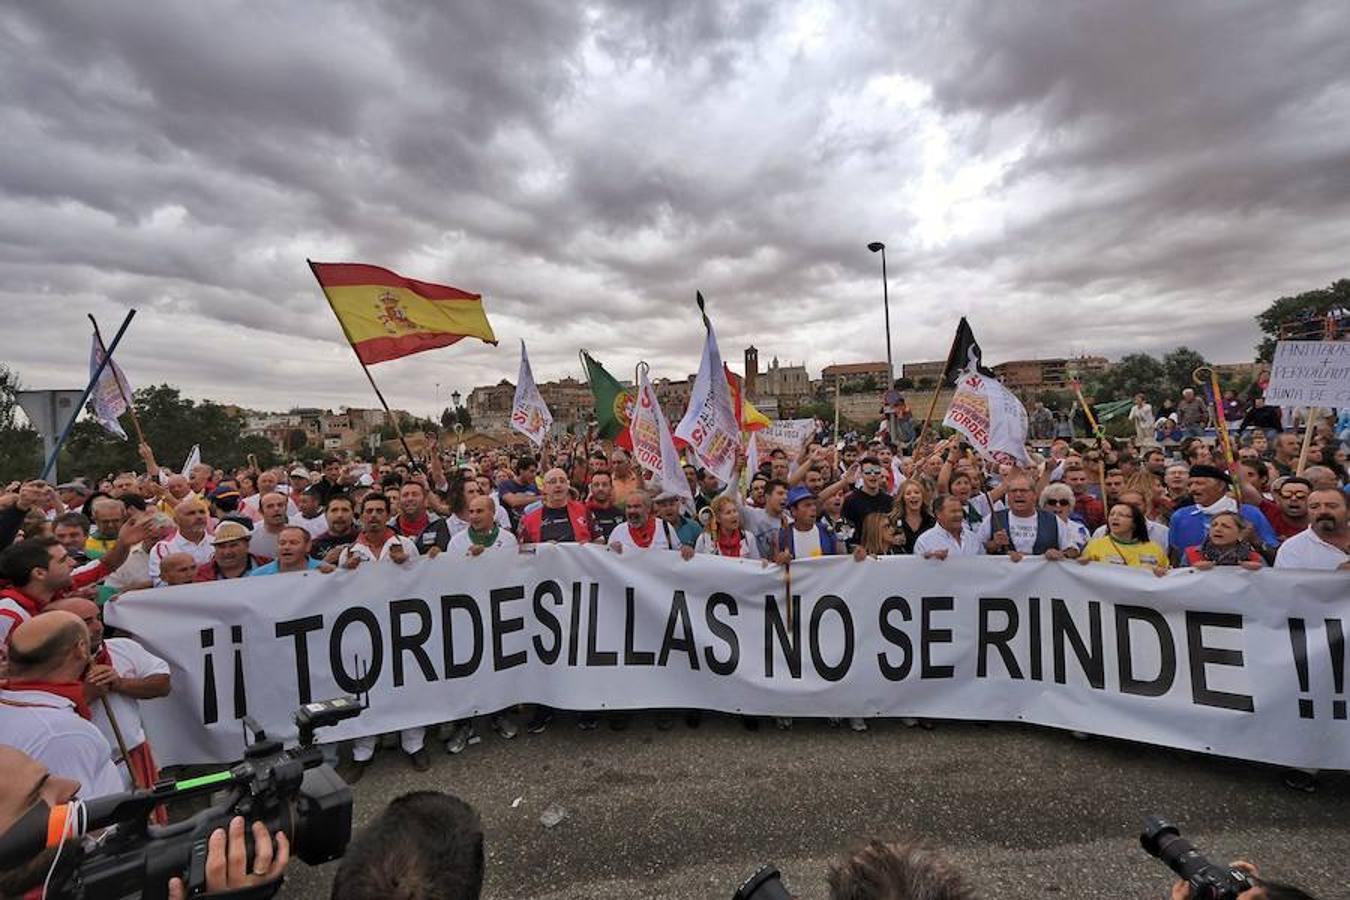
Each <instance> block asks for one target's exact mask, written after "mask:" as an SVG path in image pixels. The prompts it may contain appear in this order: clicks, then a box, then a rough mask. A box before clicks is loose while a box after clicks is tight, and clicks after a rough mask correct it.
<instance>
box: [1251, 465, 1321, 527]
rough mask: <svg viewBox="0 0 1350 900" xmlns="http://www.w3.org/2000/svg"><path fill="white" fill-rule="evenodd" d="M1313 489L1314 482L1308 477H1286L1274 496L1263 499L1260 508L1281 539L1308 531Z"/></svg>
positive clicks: (1281, 481)
mask: <svg viewBox="0 0 1350 900" xmlns="http://www.w3.org/2000/svg"><path fill="white" fill-rule="evenodd" d="M1312 489H1313V486H1312V482H1311V481H1309V480H1308V479H1306V478H1300V477H1297V476H1295V477H1290V478H1284V479H1281V480H1280V484H1279V487H1277V488H1276V489H1275V490H1274V492H1273V494H1274V496H1273V498H1272V499H1270V500H1265V499H1263V500H1262V501H1261V503H1260V505H1259V507H1258V508H1259V509H1260V510H1261V512H1263V513H1265V515H1266V521H1268V522H1270V527H1271V528H1274V529H1275V535H1276V536H1277V537H1278V538H1279V539H1280V540H1281V541H1283V540H1286V539H1287V538H1291V537H1293V536H1294V535H1296V534H1298V533H1299V532H1300V531H1306V530H1307V528H1308V526H1309V525H1310V524H1311V521H1310V520H1309V518H1308V496H1309V495H1310V494H1311V493H1312Z"/></svg>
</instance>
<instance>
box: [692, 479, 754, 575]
mask: <svg viewBox="0 0 1350 900" xmlns="http://www.w3.org/2000/svg"><path fill="white" fill-rule="evenodd" d="M704 515H706V516H707V521H706V522H705V523H704V526H703V533H702V534H700V535H699V536H698V540H697V541H696V542H695V543H694V552H695V553H710V554H712V555H713V556H730V557H734V558H737V559H759V545H758V543H757V542H756V541H755V538H754V536H753V535H752V534H750V532H748V531H746V530H745V529H744V528H743V527H741V510H740V507H738V506H737V505H736V501H735V500H734V499H733V498H732V497H729V496H727V495H725V494H723V495H722V496H720V497H717V498H715V499H714V500H713V502H712V503H711V504H709V506H708V508H707V509H706V510H705V511H704Z"/></svg>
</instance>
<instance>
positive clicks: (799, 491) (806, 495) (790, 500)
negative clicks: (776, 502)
mask: <svg viewBox="0 0 1350 900" xmlns="http://www.w3.org/2000/svg"><path fill="white" fill-rule="evenodd" d="M814 499H816V495H815V492H814V491H812V490H811V489H810V488H809V487H807V486H806V485H803V484H799V485H797V486H796V487H795V488H793V489H792V490H790V491H788V495H787V505H788V506H789V507H793V506H796V505H797V504H798V503H800V502H801V501H803V500H814Z"/></svg>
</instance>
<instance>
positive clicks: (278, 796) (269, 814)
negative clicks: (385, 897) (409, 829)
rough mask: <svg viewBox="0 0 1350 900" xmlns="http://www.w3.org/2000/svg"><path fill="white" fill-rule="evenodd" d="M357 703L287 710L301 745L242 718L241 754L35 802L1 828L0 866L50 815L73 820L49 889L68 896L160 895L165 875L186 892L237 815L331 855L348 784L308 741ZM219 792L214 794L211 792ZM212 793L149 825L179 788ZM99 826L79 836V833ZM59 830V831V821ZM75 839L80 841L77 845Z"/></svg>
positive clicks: (44, 833) (294, 848) (342, 845)
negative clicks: (192, 771)
mask: <svg viewBox="0 0 1350 900" xmlns="http://www.w3.org/2000/svg"><path fill="white" fill-rule="evenodd" d="M362 708H363V707H362V705H361V704H360V703H359V702H358V701H357V700H356V699H354V698H349V697H340V698H337V699H335V700H321V701H318V702H315V703H308V704H306V705H304V706H302V707H301V708H300V709H298V710H297V711H296V713H295V724H296V725H297V726H298V727H299V729H300V746H299V747H297V748H296V749H294V750H286V749H285V748H283V747H282V744H281V742H280V741H278V740H276V739H274V738H269V737H267V735H266V734H265V733H264V732H263V730H262V729H261V728H259V727H258V726H257V724H256V723H254V722H253V721H252V720H250V719H247V718H246V719H245V720H244V722H245V725H246V727H247V728H248V729H249V730H250V731H252V732H253V736H252V740H251V742H250V743H249V745H248V746H247V747H246V748H245V749H244V758H243V759H242V760H240V761H239V762H237V763H235V764H234V765H233V766H231V767H230V768H229V769H226V770H224V771H221V772H215V773H212V774H210V775H201V776H198V777H196V778H189V779H186V780H183V781H161V782H159V783H158V784H156V785H155V786H154V787H153V788H150V789H148V790H137V791H128V792H126V793H123V794H111V795H109V796H106V797H99V798H97V799H94V800H90V801H88V802H87V803H84V804H83V809H82V810H80V811H78V812H77V811H76V810H75V807H73V806H65V807H61V808H58V809H49V808H48V807H47V805H46V804H45V803H39V804H37V805H36V806H34V807H33V808H32V809H30V810H29V811H28V812H27V813H26V814H25V815H24V816H23V817H22V818H20V819H19V820H18V821H17V822H15V823H14V825H13V827H11V828H10V829H9V831H7V832H6V833H5V834H4V835H3V836H0V869H8V868H13V867H16V866H20V865H23V864H24V863H26V862H28V861H29V860H31V859H33V858H34V857H36V856H37V855H38V854H39V853H41V852H42V851H43V849H44V848H45V847H48V846H56V844H49V843H48V841H49V837H48V834H49V821H51V822H56V823H64V822H66V820H67V816H68V815H70V816H74V817H76V818H79V819H81V823H80V824H81V825H82V827H80V828H79V831H78V835H77V836H76V837H72V838H69V839H68V840H67V847H66V848H64V850H63V853H73V858H72V862H71V864H70V865H69V866H67V865H66V864H65V862H64V860H63V861H62V864H61V866H60V867H59V869H58V871H57V873H56V876H55V878H54V879H53V883H52V886H51V890H50V893H49V895H48V896H51V897H63V898H64V897H73V898H84V897H89V898H98V900H112V898H132V897H145V898H149V900H158V898H164V897H166V896H167V894H168V884H169V878H170V877H172V876H175V875H178V876H181V877H182V878H183V882H184V886H185V887H186V888H187V892H188V894H189V896H191V895H192V894H194V893H198V892H200V891H201V890H202V889H203V888H204V886H205V884H206V849H207V840H208V839H209V838H210V836H211V833H212V832H213V831H215V830H216V829H217V828H225V827H227V826H228V825H229V823H230V820H231V819H233V818H234V817H235V816H243V817H244V820H245V822H248V823H252V822H254V821H261V822H263V823H264V824H265V825H266V826H267V831H268V833H269V834H275V833H276V832H278V831H283V832H285V833H286V836H287V838H288V839H289V840H290V844H291V854H292V856H297V857H299V858H300V859H302V860H304V861H305V862H306V863H308V864H310V865H318V864H319V863H324V862H328V861H329V860H332V859H337V858H338V857H340V856H342V854H343V853H344V852H345V851H346V849H347V842H348V840H350V838H351V832H352V792H351V789H350V788H349V787H347V785H346V783H345V782H343V780H342V779H341V778H339V777H338V774H337V773H336V772H335V771H333V768H332V767H331V766H328V765H325V764H324V761H323V751H322V750H320V749H319V748H318V747H315V746H314V732H315V730H316V729H319V728H323V727H326V726H329V725H335V724H337V723H338V722H341V721H342V720H344V719H350V718H352V717H353V716H356V715H359V714H360V712H361V710H362ZM217 792H218V793H217ZM201 794H217V796H216V797H215V798H214V799H215V801H216V802H215V803H214V804H213V805H212V806H211V807H210V808H209V809H205V810H202V811H201V812H199V813H197V814H196V815H194V816H193V817H192V818H190V819H185V820H184V821H182V822H175V823H173V824H171V825H164V826H157V825H150V824H148V819H149V816H150V813H151V811H152V810H154V808H155V807H156V806H158V805H159V804H161V803H164V802H166V801H169V800H176V799H178V798H180V797H192V796H199V795H201ZM99 829H104V830H103V831H102V833H101V834H99V835H97V837H90V838H87V839H85V840H83V842H81V841H80V837H79V835H84V834H89V833H92V832H95V831H97V830H99ZM57 833H61V826H60V825H59V824H58V827H57ZM245 840H246V842H247V844H248V850H249V859H248V866H249V869H250V870H251V869H252V862H253V842H252V835H251V832H250V831H249V830H248V829H246V831H245ZM81 844H82V845H81Z"/></svg>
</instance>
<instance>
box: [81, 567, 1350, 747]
mask: <svg viewBox="0 0 1350 900" xmlns="http://www.w3.org/2000/svg"><path fill="white" fill-rule="evenodd" d="M1345 585H1346V579H1345V575H1344V573H1335V572H1329V573H1323V572H1288V571H1272V570H1266V571H1261V572H1247V571H1242V570H1216V571H1211V572H1194V571H1181V572H1174V573H1172V574H1169V575H1168V576H1166V577H1164V578H1155V577H1154V576H1153V574H1152V573H1151V572H1148V571H1144V570H1138V569H1125V568H1121V567H1116V566H1111V565H1106V564H1094V565H1089V566H1080V565H1078V564H1076V563H1069V562H1047V561H1044V560H1036V559H1026V560H1023V561H1022V562H1020V563H1014V562H1012V561H1010V560H1008V559H1006V558H981V559H966V560H946V561H936V560H924V559H915V558H913V557H892V558H885V559H869V560H866V561H864V562H855V561H853V560H852V559H851V558H837V557H836V558H828V559H819V560H805V561H802V560H798V561H796V562H794V563H793V564H792V591H793V595H794V596H793V601H792V607H791V611H790V612H789V609H788V605H787V602H786V598H785V596H784V585H783V579H782V572H781V570H780V569H778V568H777V567H776V566H772V565H768V566H762V565H761V564H760V563H759V562H756V561H749V560H736V559H725V558H721V557H710V556H699V557H695V558H694V559H693V560H690V561H687V562H686V561H684V560H682V559H680V557H679V555H678V554H675V553H669V552H664V553H663V552H652V553H646V554H624V555H623V556H618V555H616V554H614V553H612V552H609V551H607V550H605V549H603V548H601V547H592V546H581V547H577V546H542V547H540V548H538V550H537V552H535V553H527V554H522V555H517V554H515V553H509V554H492V553H488V554H484V555H482V556H479V557H474V558H451V557H450V556H448V555H446V554H442V555H440V556H439V557H437V558H435V559H422V560H417V561H415V562H413V563H412V564H409V565H407V566H406V567H403V566H397V565H394V564H392V563H382V564H373V565H367V566H362V567H361V568H359V569H357V570H355V571H339V572H335V573H331V574H321V573H317V572H306V573H296V574H290V575H278V576H272V577H267V578H250V579H245V580H243V581H237V582H212V583H203V584H193V585H186V586H181V587H172V588H160V589H155V590H148V591H138V592H134V593H132V594H129V595H127V596H125V597H124V598H122V599H119V600H116V601H114V602H112V603H110V604H109V605H108V607H107V609H106V615H107V618H108V621H109V622H110V623H112V624H114V625H116V626H117V627H119V628H123V629H127V630H129V631H130V632H132V633H133V634H134V635H135V636H136V637H137V638H139V639H140V640H141V641H142V642H143V643H144V644H145V646H146V647H148V648H149V649H150V650H151V651H152V652H154V653H156V654H158V655H159V656H162V657H164V658H165V659H166V660H168V661H169V663H170V665H171V666H172V669H173V692H172V694H171V695H170V696H169V697H167V698H165V699H163V700H153V701H143V702H142V704H141V706H142V709H143V711H144V715H145V718H146V724H147V727H148V729H149V734H150V737H151V740H152V742H153V744H154V747H155V754H156V756H157V757H158V758H159V759H160V761H161V762H163V763H175V762H207V761H217V762H223V761H227V760H230V759H233V758H235V757H237V756H238V754H239V752H240V750H241V748H242V738H241V734H242V729H241V728H240V725H239V721H238V720H239V718H240V717H242V716H243V715H245V714H246V713H247V714H249V715H251V716H253V718H255V719H256V720H258V721H259V722H261V723H263V724H264V725H266V726H268V731H269V733H272V731H273V729H276V733H277V734H284V733H286V729H285V727H284V726H288V725H289V723H290V718H291V715H292V712H293V711H294V709H295V707H296V706H298V705H299V704H301V703H304V702H307V701H308V700H311V699H323V698H327V697H333V696H336V695H339V694H350V693H362V692H366V691H368V692H369V698H370V708H369V709H368V710H367V711H366V712H365V713H363V714H362V715H361V716H360V717H359V718H357V719H354V720H352V721H349V722H345V723H343V724H342V725H340V726H338V727H336V728H334V729H331V730H329V731H327V732H325V734H326V739H328V740H336V739H340V738H351V737H356V736H359V735H364V734H372V733H379V732H385V731H391V730H394V729H398V728H404V727H409V726H414V725H423V724H433V723H437V722H445V721H450V720H454V719H459V718H462V717H465V716H469V715H474V714H480V713H487V712H491V711H495V710H498V709H502V708H504V707H507V706H510V705H512V704H516V703H522V702H534V703H545V704H548V705H550V706H554V707H560V708H565V709H640V708H656V707H698V708H703V709H712V710H722V711H724V712H733V713H749V714H758V715H781V716H922V717H927V718H957V719H975V720H984V721H1019V722H1032V723H1037V724H1041V725H1048V726H1053V727H1057V728H1066V729H1074V730H1079V731H1086V732H1090V733H1093V734H1099V735H1107V736H1112V737H1119V738H1127V739H1130V740H1136V741H1142V742H1146V743H1151V744H1160V745H1166V746H1170V747H1179V748H1184V749H1188V750H1196V751H1201V752H1209V753H1215V754H1219V755H1223V756H1232V757H1240V758H1245V759H1252V760H1263V761H1266V762H1272V763H1281V764H1285V765H1292V766H1308V767H1320V768H1337V769H1346V768H1350V721H1347V718H1346V702H1347V699H1348V698H1347V695H1346V690H1345V687H1346V685H1345V678H1344V673H1345V666H1344V663H1345V652H1346V650H1345V625H1346V622H1347V620H1350V596H1348V595H1347V593H1346V590H1345Z"/></svg>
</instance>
